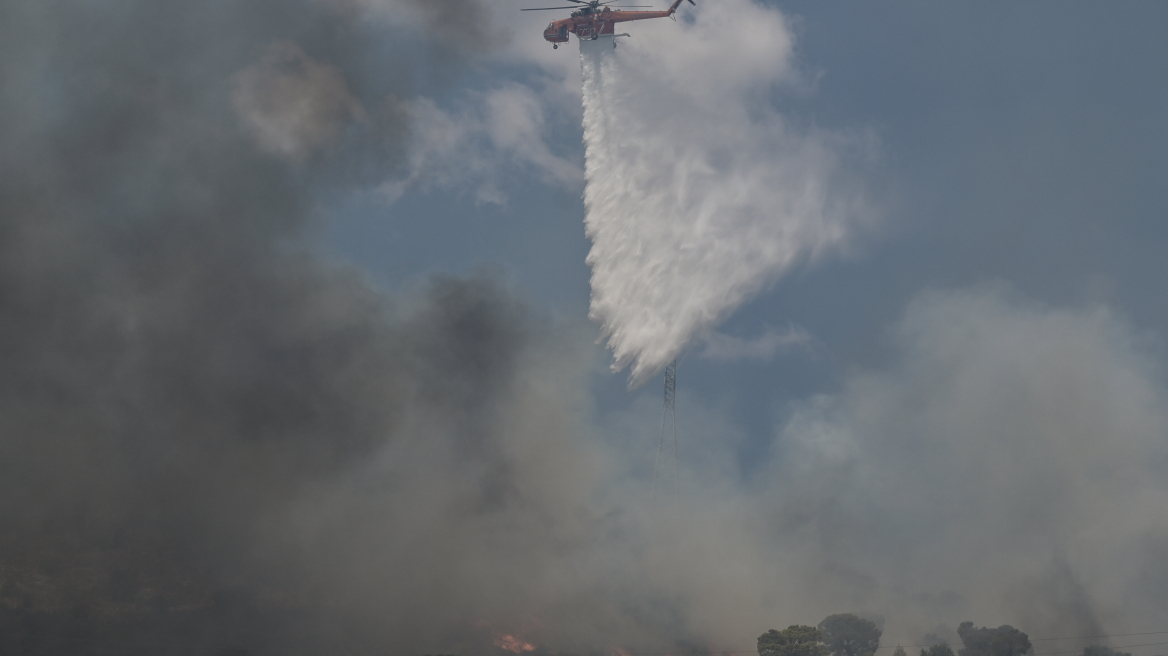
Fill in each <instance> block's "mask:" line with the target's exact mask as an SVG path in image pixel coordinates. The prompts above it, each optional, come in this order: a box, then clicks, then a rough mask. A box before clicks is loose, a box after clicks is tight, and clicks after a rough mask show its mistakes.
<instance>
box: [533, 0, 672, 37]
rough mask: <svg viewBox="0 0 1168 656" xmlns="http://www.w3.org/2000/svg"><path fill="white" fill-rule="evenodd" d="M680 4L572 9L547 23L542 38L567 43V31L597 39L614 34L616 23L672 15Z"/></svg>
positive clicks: (578, 35)
mask: <svg viewBox="0 0 1168 656" xmlns="http://www.w3.org/2000/svg"><path fill="white" fill-rule="evenodd" d="M691 2H692V0H691ZM680 4H681V0H674V2H673V4H672V5H670V7H669V9H666V10H664V11H621V10H619V9H617V10H613V9H610V8H608V7H605V8H604V9H601V10H598V11H588V10H587V9H584V10H580V11H574V12H572V17H571V18H561V19H560V20H558V21H552V22H551V23H550V24H548V26H547V29H546V30H544V31H543V38H545V39H547V40H548V41H551V42H552V43H554V44H560V43H567V42H568V34H569V33H571V34H575V35H576V36H577V37H578V38H580V39H598V38H600V37H602V36H610V35H612V34H615V29H614V28H615V27H616V24H617V23H626V22H628V21H635V20H645V19H646V18H665V17H667V16H672V15H673V13H674V12H676V11H677V6H678V5H680Z"/></svg>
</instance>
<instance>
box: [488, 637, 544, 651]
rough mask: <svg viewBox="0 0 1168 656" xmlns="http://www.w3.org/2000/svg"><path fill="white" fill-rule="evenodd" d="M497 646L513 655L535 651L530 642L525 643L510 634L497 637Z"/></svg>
mask: <svg viewBox="0 0 1168 656" xmlns="http://www.w3.org/2000/svg"><path fill="white" fill-rule="evenodd" d="M495 646H496V647H498V648H500V649H506V650H507V651H509V652H511V653H512V654H522V653H523V652H525V651H535V645H533V644H531V643H530V642H524V641H523V640H520V639H519V638H516V637H515V636H513V635H510V634H508V633H502V634H499V635H497V636H495Z"/></svg>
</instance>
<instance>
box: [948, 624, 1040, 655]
mask: <svg viewBox="0 0 1168 656" xmlns="http://www.w3.org/2000/svg"><path fill="white" fill-rule="evenodd" d="M957 635H959V636H961V642H962V643H964V644H965V649H960V650H958V652H957V653H958V655H959V656H1022V655H1023V654H1025V653H1026V652H1028V651H1030V638H1029V637H1028V636H1027V635H1026V634H1025V633H1022V632H1021V631H1019V630H1018V629H1015V628H1014V627H1012V626H1010V625H1009V624H1003V625H1002V626H999V627H998V628H996V629H989V628H986V627H984V626H983V627H982V628H980V629H975V628H973V622H962V623H961V626H959V627H957Z"/></svg>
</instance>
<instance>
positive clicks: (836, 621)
mask: <svg viewBox="0 0 1168 656" xmlns="http://www.w3.org/2000/svg"><path fill="white" fill-rule="evenodd" d="M819 630H820V631H821V632H822V633H823V642H824V644H826V645H827V648H828V650H829V651H831V653H832V655H833V656H873V654H875V653H876V648H877V647H879V646H880V633H881V631H880V629H879V628H877V627H876V623H875V622H873V621H871V620H866V619H863V618H860V617H857V616H855V615H853V614H851V613H841V614H839V615H828V616H827V617H825V618H823V621H822V622H820V623H819Z"/></svg>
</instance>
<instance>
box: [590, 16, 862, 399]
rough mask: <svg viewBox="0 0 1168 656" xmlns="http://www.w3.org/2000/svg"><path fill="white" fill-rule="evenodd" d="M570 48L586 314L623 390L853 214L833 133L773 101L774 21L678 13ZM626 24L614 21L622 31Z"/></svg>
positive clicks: (856, 197)
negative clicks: (579, 108)
mask: <svg viewBox="0 0 1168 656" xmlns="http://www.w3.org/2000/svg"><path fill="white" fill-rule="evenodd" d="M687 10H690V11H692V14H691V15H692V16H693V20H692V21H689V20H688V19H683V20H679V21H678V22H677V23H674V22H671V21H665V20H656V21H645V22H644V23H631V24H629V25H631V26H632V27H630V28H629V29H630V31H635V35H634V36H633V37H632V38H628V39H621V40H620V47H619V48H615V49H614V48H613V45H612V39H608V38H605V39H600V40H597V41H581V42H580V59H581V66H582V68H583V90H584V143H585V148H586V167H585V168H586V188H585V192H584V204H585V208H586V212H587V215H586V218H585V225H586V232H587V235H588V237H589V238H590V239H591V240H592V250H591V252H590V253H589V254H588V264H589V265H590V266H591V267H592V301H591V310H590V316H591V318H592V319H593V320H594V321H596V322H597V323H599V324H600V326H601V331H602V334H603V337H604V338H607V340H608V346H609V347H610V348H611V349H612V351H613V358H614V362H613V369H614V370H616V371H619V370H622V369H624V368H625V367H629V366H631V372H630V377H629V384H630V386H631V387H635V386H637V385H639V384H641V383H643V382H644V381H645V380H647V379H648V378H649V377H651V376H653V375H654V374H655V373H657V372H658V371H660V370H661V369H662V368H663V367H664V366H665V365H666V364H667V363H668V362H669V361H670V360H672V359H673V358H675V357H677V355H678V354H679V353H680V352H681V351H683V350H684V349H685V348H686V347H687V346H688V345H689V344H690V343H691V342H692V341H693V340H695V339H696V338H700V337H701V336H703V335H705V334H708V333H709V332H710V331H712V330H713V329H714V328H715V327H716V326H717V325H718V324H719V323H721V322H722V321H723V320H725V319H726V318H727V316H728V315H729V314H730V313H731V312H733V311H734V309H735V308H737V307H738V306H739V305H741V304H742V303H744V302H745V301H747V300H749V299H750V298H752V297H753V296H755V295H757V294H758V293H759V292H761V291H762V290H764V289H765V288H766V287H767V286H769V285H770V284H773V283H774V282H775V281H776V280H777V279H778V278H779V277H780V276H781V275H782V274H783V273H784V272H786V271H788V270H789V269H790V268H791V267H792V266H793V265H794V264H796V263H798V262H800V261H809V260H812V259H814V258H816V257H817V256H819V255H821V254H823V253H824V252H826V251H828V250H830V249H832V248H834V247H839V246H841V245H843V244H844V243H845V242H846V240H847V238H848V237H849V236H850V235H851V234H852V233H853V232H854V227H855V225H856V223H857V222H858V220H859V219H860V218H861V217H863V216H864V214H865V212H864V210H863V205H864V204H863V202H862V200H861V199H860V194H859V193H858V192H857V191H855V190H854V189H852V188H851V185H848V184H846V183H844V182H843V181H844V179H845V176H844V175H843V173H844V171H845V167H844V166H843V164H842V161H843V159H844V158H845V156H846V155H845V153H846V152H847V151H849V150H851V149H853V148H855V147H856V146H857V145H863V144H862V143H859V144H858V140H856V139H851V138H849V137H846V136H844V135H841V134H838V133H832V132H828V131H824V130H818V129H800V128H797V127H796V126H795V125H793V122H792V121H791V120H789V119H788V118H787V117H785V116H783V115H782V114H781V113H780V112H779V111H778V110H777V109H776V108H775V106H774V104H773V102H774V96H775V94H776V92H777V90H778V89H779V87H780V86H781V85H782V84H783V83H794V82H797V81H798V76H797V75H796V74H795V73H794V71H793V64H792V59H793V54H792V39H791V34H790V31H789V29H788V27H787V24H786V21H785V20H784V18H783V16H782V15H781V14H779V13H778V12H777V11H775V10H773V9H768V8H765V7H762V6H760V5H757V4H755V3H754V2H751V0H727V1H726V2H721V3H718V5H717V6H716V7H714V6H707V5H705V4H702V5H700V6H698V7H697V8H692V7H689V8H687ZM621 27H624V26H621Z"/></svg>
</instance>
